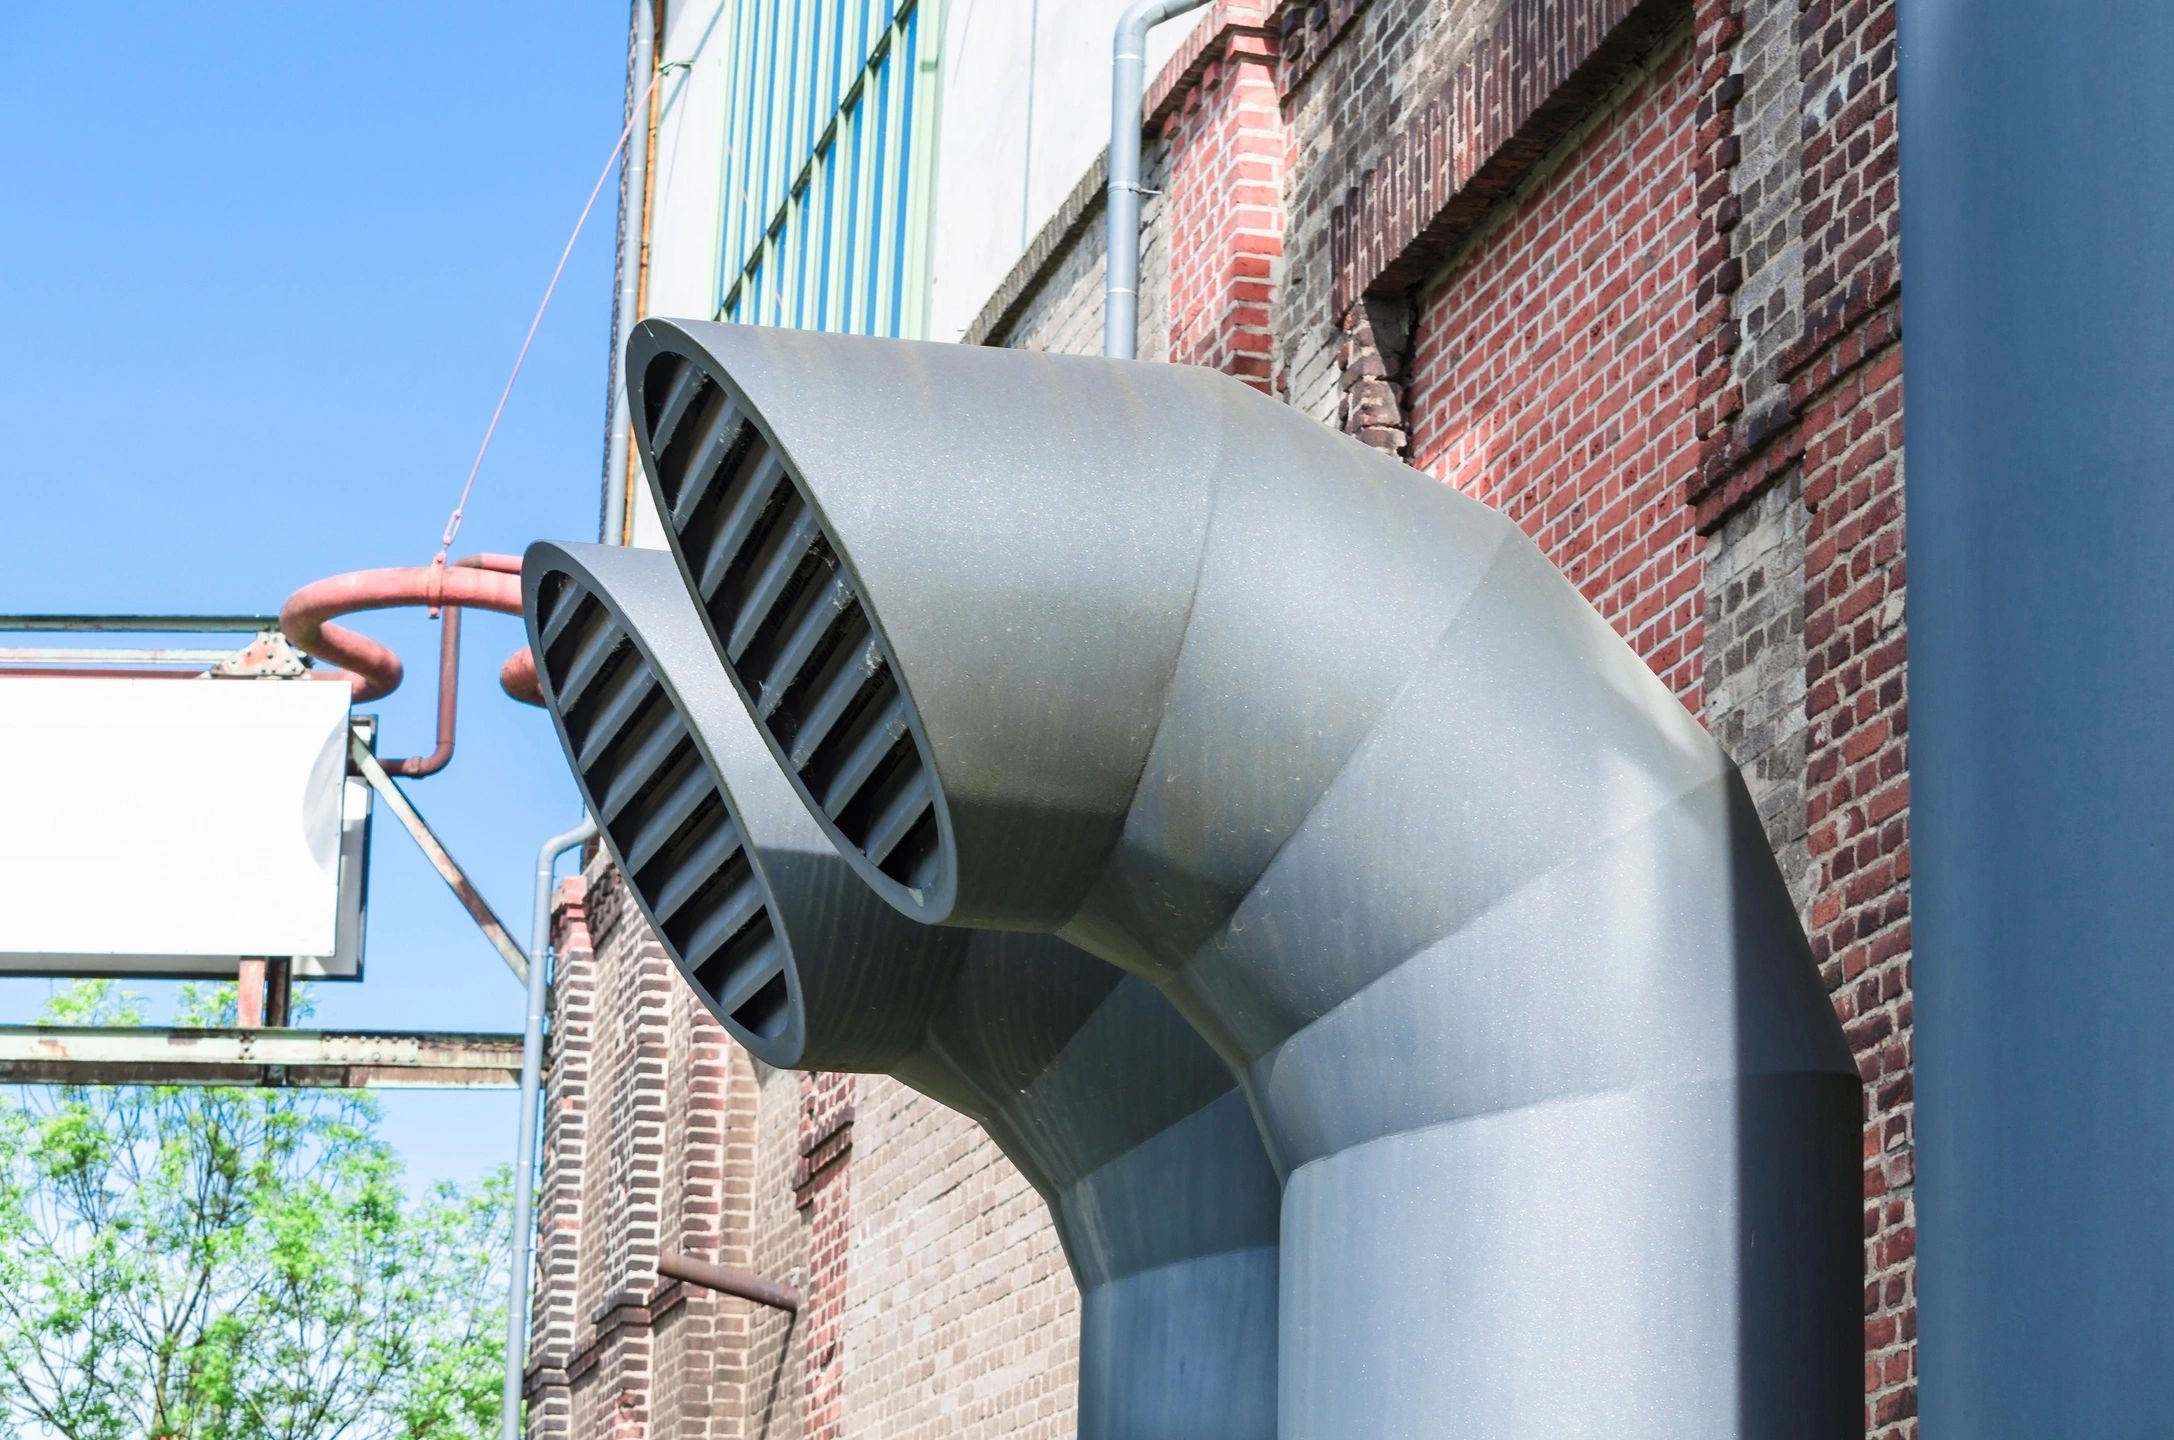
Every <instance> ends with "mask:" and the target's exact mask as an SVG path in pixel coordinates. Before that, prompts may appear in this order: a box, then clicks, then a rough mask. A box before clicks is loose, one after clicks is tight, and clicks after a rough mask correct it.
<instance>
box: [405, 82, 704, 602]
mask: <svg viewBox="0 0 2174 1440" xmlns="http://www.w3.org/2000/svg"><path fill="white" fill-rule="evenodd" d="M673 68H677V67H674V66H660V67H658V69H657V70H656V72H655V73H654V74H652V75H651V76H650V77H649V83H648V84H647V85H644V86H643V87H642V93H641V95H640V96H639V97H637V98H636V99H635V101H634V103H633V104H632V105H631V106H629V107H628V108H627V123H626V124H625V125H623V126H621V127H620V130H619V138H618V140H617V141H615V142H614V143H613V145H612V147H611V154H609V155H608V156H606V157H605V158H604V168H603V170H602V171H600V172H599V173H598V174H597V177H596V184H594V185H593V186H591V187H590V188H589V198H588V200H587V201H586V202H584V203H583V205H582V207H581V215H580V217H579V218H578V219H576V220H575V221H574V231H573V233H572V234H571V235H568V236H567V237H566V248H565V249H563V250H561V251H560V252H559V263H558V264H557V265H555V266H554V267H552V270H551V283H550V284H548V285H546V286H544V293H543V299H542V300H540V301H538V302H537V304H536V314H535V316H534V317H533V318H532V319H530V321H529V322H528V333H527V334H526V335H524V336H522V337H521V349H520V351H519V353H518V354H516V355H515V356H514V357H513V369H512V371H511V372H509V373H508V374H507V376H506V385H505V388H504V389H502V390H500V391H499V392H498V404H497V405H495V406H493V407H492V409H491V423H490V424H488V425H486V426H484V427H483V443H482V444H481V445H478V446H477V447H476V458H475V460H474V461H473V462H472V463H471V464H470V465H469V466H468V479H467V481H466V483H464V484H463V485H462V486H461V487H460V499H459V500H458V501H457V502H455V504H454V506H453V513H452V514H450V515H448V516H446V519H445V533H444V534H443V535H442V536H440V537H439V540H438V557H437V559H436V560H435V561H433V562H432V563H433V564H437V565H443V564H444V563H445V557H446V556H447V555H448V554H449V553H451V551H452V549H453V540H454V537H455V536H457V535H459V534H460V527H461V521H463V520H464V519H466V518H467V513H468V497H469V496H470V495H471V494H472V493H473V492H474V490H475V488H476V476H477V474H478V473H480V472H481V471H482V469H483V457H484V456H486V455H488V454H490V452H491V440H492V438H493V437H494V436H496V435H497V434H498V421H499V417H500V416H502V415H504V414H505V413H506V401H507V400H508V399H509V398H510V397H511V396H512V394H513V385H514V382H515V381H516V380H519V379H520V378H521V367H522V366H523V365H524V364H526V363H527V362H528V351H529V347H530V346H531V345H533V344H534V343H535V341H536V331H537V328H538V327H539V326H541V325H542V324H543V318H544V312H545V311H546V310H549V309H550V308H551V297H552V296H553V295H554V294H556V293H557V292H558V288H559V277H560V276H562V275H564V274H565V273H566V262H567V260H568V259H569V258H571V257H572V255H573V253H574V246H575V244H576V243H577V242H579V241H580V239H581V232H582V230H583V228H584V227H586V226H587V225H588V223H589V214H590V212H591V211H593V210H595V209H596V197H597V196H599V195H601V194H603V193H604V182H605V181H607V180H609V179H611V177H612V172H613V170H614V169H616V168H617V166H618V164H619V157H620V155H621V154H622V153H624V151H625V150H626V148H627V140H628V138H629V137H630V136H632V135H633V133H634V125H635V122H636V121H637V120H639V119H640V118H641V117H642V116H643V115H644V114H645V113H647V111H648V108H649V97H650V95H651V94H652V93H654V92H655V90H656V88H657V82H658V81H660V80H662V79H663V78H664V72H665V71H666V70H667V69H673Z"/></svg>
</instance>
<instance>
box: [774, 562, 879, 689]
mask: <svg viewBox="0 0 2174 1440" xmlns="http://www.w3.org/2000/svg"><path fill="white" fill-rule="evenodd" d="M857 603H858V602H857V601H856V600H855V599H854V597H853V587H852V586H851V585H850V584H848V583H847V581H846V578H845V574H844V572H843V571H834V572H832V574H831V577H830V582H829V583H828V584H826V585H824V586H822V587H821V588H820V589H818V590H817V591H816V592H815V596H814V598H813V599H812V600H810V601H809V602H808V603H807V604H806V605H804V606H803V607H802V608H801V612H800V617H799V619H797V620H795V621H794V622H792V628H791V630H790V631H789V632H788V633H787V634H786V635H785V637H784V639H783V640H781V641H780V642H779V643H778V647H777V653H776V654H775V656H773V657H772V658H771V660H770V662H769V664H768V665H767V667H766V668H765V671H764V674H763V677H762V684H761V686H760V687H759V688H758V690H757V692H756V698H755V709H756V712H757V714H758V716H759V718H761V719H764V720H767V719H769V718H770V716H771V715H772V714H773V713H775V711H776V710H777V708H778V704H779V702H780V701H782V700H783V699H784V698H785V695H786V692H787V691H789V690H790V689H792V687H793V686H794V684H795V683H797V682H798V681H799V680H800V678H801V670H802V669H803V667H805V666H806V665H807V664H808V662H809V660H810V659H812V658H813V657H814V656H815V655H816V654H817V653H819V652H820V651H821V649H822V646H823V642H824V641H825V640H827V639H828V638H829V637H830V635H831V634H832V632H833V631H835V630H836V629H837V628H838V623H839V622H840V621H841V620H843V619H844V618H845V615H846V612H847V611H849V610H852V609H853V608H854V606H855V605H856V604H857Z"/></svg>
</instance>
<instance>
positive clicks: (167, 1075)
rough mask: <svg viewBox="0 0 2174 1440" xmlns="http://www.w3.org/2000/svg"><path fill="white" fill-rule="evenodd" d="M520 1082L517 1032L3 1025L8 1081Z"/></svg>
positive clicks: (347, 1085) (449, 1085)
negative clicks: (502, 1033)
mask: <svg viewBox="0 0 2174 1440" xmlns="http://www.w3.org/2000/svg"><path fill="white" fill-rule="evenodd" d="M520 1080H521V1037H520V1036H518V1035H462V1034H451V1033H446V1034H437V1033H431V1032H422V1033H402V1032H397V1031H375V1030H356V1031H344V1032H341V1031H327V1030H240V1029H234V1030H198V1029H185V1028H172V1027H162V1026H150V1025H116V1026H91V1025H0V1084H4V1085H244V1086H266V1087H273V1088H288V1089H304V1088H315V1089H329V1090H363V1089H368V1090H511V1089H513V1088H515V1087H516V1086H517V1085H519V1084H520Z"/></svg>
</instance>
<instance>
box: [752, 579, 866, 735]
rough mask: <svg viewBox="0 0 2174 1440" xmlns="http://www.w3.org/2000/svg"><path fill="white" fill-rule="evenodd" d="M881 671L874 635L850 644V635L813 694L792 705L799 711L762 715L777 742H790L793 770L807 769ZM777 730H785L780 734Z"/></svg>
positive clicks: (863, 628)
mask: <svg viewBox="0 0 2174 1440" xmlns="http://www.w3.org/2000/svg"><path fill="white" fill-rule="evenodd" d="M854 617H855V619H856V620H857V621H859V625H858V627H857V628H858V629H859V630H860V631H861V632H864V633H865V631H866V630H867V625H868V622H867V619H866V617H865V616H863V615H861V614H860V612H859V611H858V610H856V611H855V612H854ZM856 638H857V637H856ZM882 673H883V652H882V651H881V650H879V649H878V648H877V647H876V641H875V637H874V636H873V635H870V636H868V638H867V639H866V640H865V641H862V642H861V643H860V644H858V645H854V644H851V641H850V639H849V640H848V642H847V643H845V644H841V645H840V646H839V647H838V651H837V654H836V656H835V657H834V658H833V659H832V661H831V663H830V667H829V670H828V673H827V674H826V675H825V677H824V678H823V679H822V680H821V681H820V682H819V687H820V688H819V689H818V690H817V692H816V693H815V695H813V696H812V697H810V698H809V699H808V700H807V701H805V702H804V703H803V704H802V705H799V706H795V707H794V709H796V710H798V711H799V714H798V715H786V714H774V715H766V716H763V717H761V718H762V720H763V722H764V723H765V724H767V725H769V726H770V727H771V733H772V734H775V735H778V739H779V741H780V743H785V744H789V745H790V747H791V748H790V749H789V750H788V751H787V752H786V753H787V756H788V758H790V759H791V761H792V765H793V769H794V770H795V771H797V772H800V773H802V774H805V773H806V771H807V768H808V763H809V761H810V760H812V759H813V758H814V756H815V752H816V751H817V750H818V749H820V748H821V747H822V744H823V742H824V741H825V740H826V739H828V738H829V737H830V732H831V731H832V730H834V729H836V728H837V726H838V722H839V721H840V720H843V719H844V718H845V717H846V716H847V715H849V714H851V713H852V711H853V706H854V702H855V701H856V700H858V699H859V698H860V697H861V696H862V695H863V694H865V693H866V692H867V691H868V690H869V689H870V688H871V687H873V686H874V685H875V683H876V681H877V679H878V677H879V676H881V675H882ZM788 720H791V721H794V722H795V723H794V724H793V725H792V728H791V729H790V730H786V729H785V722H786V721H788ZM780 731H783V732H784V733H783V734H779V732H780Z"/></svg>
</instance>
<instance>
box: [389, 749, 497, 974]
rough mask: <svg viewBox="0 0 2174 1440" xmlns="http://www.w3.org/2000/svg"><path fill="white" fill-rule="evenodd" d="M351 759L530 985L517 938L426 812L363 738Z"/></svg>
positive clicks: (479, 928)
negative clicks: (463, 867) (514, 939)
mask: <svg viewBox="0 0 2174 1440" xmlns="http://www.w3.org/2000/svg"><path fill="white" fill-rule="evenodd" d="M347 758H348V760H349V761H350V762H351V763H352V764H353V765H354V767H355V769H356V770H357V771H358V772H360V773H361V775H362V778H363V779H365V780H367V781H369V782H370V788H371V789H372V790H375V791H376V792H377V793H378V795H379V796H380V797H381V798H383V800H384V801H385V805H386V808H387V809H389V810H391V811H392V812H393V818H394V819H396V820H398V821H399V822H400V824H401V826H402V828H403V829H405V830H406V831H407V832H408V834H409V835H410V836H412V837H413V838H414V840H415V844H416V846H417V848H419V849H420V850H421V851H422V852H423V858H424V859H426V860H428V861H429V862H430V868H431V869H433V870H435V871H437V872H438V878H439V879H441V880H443V881H445V883H446V886H447V888H449V889H450V890H452V892H453V895H454V898H456V899H458V900H459V901H460V903H461V907H462V908H463V909H465V910H466V911H467V912H468V916H469V918H470V919H472V920H474V921H475V922H476V928H477V929H478V930H481V931H482V932H483V938H484V939H486V940H488V941H490V942H491V948H492V949H493V950H496V951H497V952H498V958H499V959H501V960H503V961H505V962H506V968H507V969H508V970H511V971H512V972H513V978H514V979H516V980H520V981H522V982H524V983H526V982H527V980H528V978H529V976H528V958H527V957H526V956H524V955H523V954H522V953H521V947H520V946H518V945H516V944H514V943H513V937H512V936H510V935H508V934H507V933H506V924H505V922H504V921H503V920H500V919H499V918H498V913H497V912H496V911H494V910H493V909H491V906H490V902H489V901H487V900H485V899H484V898H483V892H482V891H480V890H478V889H476V887H475V883H474V882H473V881H471V880H470V879H469V878H468V875H467V872H466V871H464V870H462V869H461V868H460V862H459V861H457V860H455V859H454V858H453V852H452V851H450V850H448V849H446V848H445V844H444V842H442V841H440V840H439V839H438V837H437V834H436V833H435V832H434V831H432V830H431V828H430V822H429V821H427V820H425V819H424V818H423V812H422V811H420V810H417V809H416V808H415V802H414V801H412V800H410V799H408V797H407V792H405V791H404V790H402V789H401V788H400V787H399V786H398V785H395V784H394V783H393V778H392V776H390V775H388V774H386V773H385V767H384V766H383V765H380V764H379V763H378V759H377V757H376V756H375V755H372V754H371V753H370V747H369V746H367V745H365V744H363V743H362V737H361V736H360V735H350V736H349V737H348V741H347Z"/></svg>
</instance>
